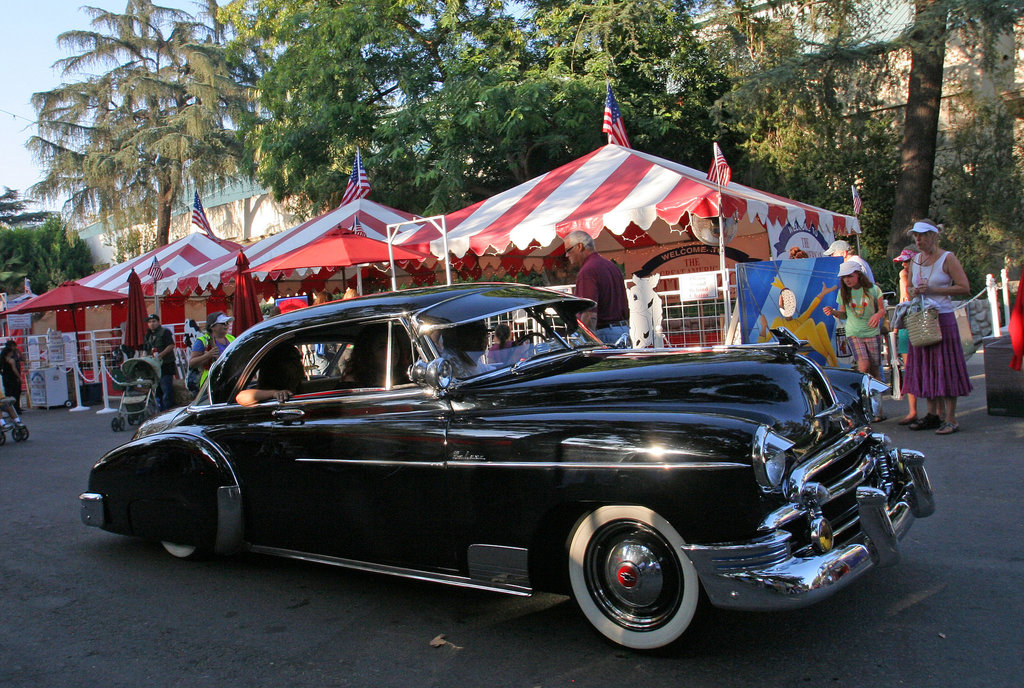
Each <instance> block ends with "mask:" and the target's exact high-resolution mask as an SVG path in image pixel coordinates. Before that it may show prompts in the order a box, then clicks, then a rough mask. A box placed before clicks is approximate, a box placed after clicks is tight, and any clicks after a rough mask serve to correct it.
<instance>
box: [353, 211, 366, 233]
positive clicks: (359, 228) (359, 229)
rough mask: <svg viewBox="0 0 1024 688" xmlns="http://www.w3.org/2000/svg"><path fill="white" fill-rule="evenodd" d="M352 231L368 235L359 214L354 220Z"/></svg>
mask: <svg viewBox="0 0 1024 688" xmlns="http://www.w3.org/2000/svg"><path fill="white" fill-rule="evenodd" d="M352 233H353V234H358V235H359V236H366V230H364V229H363V225H362V223H361V222H359V216H358V215H356V216H355V218H354V219H353V220H352Z"/></svg>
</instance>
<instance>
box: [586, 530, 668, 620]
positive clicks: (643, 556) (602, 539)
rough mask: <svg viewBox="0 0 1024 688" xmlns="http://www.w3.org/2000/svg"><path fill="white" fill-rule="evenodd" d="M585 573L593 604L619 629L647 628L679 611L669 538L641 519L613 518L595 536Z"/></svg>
mask: <svg viewBox="0 0 1024 688" xmlns="http://www.w3.org/2000/svg"><path fill="white" fill-rule="evenodd" d="M585 575H586V580H587V587H588V588H589V590H590V594H591V597H592V598H593V600H594V602H595V603H596V604H597V605H598V607H600V608H601V611H602V612H603V613H604V614H605V616H607V617H608V618H609V619H611V620H612V621H614V622H615V623H616V624H618V625H620V626H622V627H623V628H628V629H631V630H639V631H649V630H653V629H655V628H657V627H659V626H660V625H661V624H663V623H665V622H666V621H667V620H668V619H670V618H671V617H672V615H673V614H674V613H675V611H676V609H678V607H679V604H680V601H681V600H682V594H683V581H682V575H681V572H680V570H679V567H678V564H677V559H676V558H675V556H674V555H673V553H672V551H671V548H670V546H669V544H668V543H667V542H665V540H664V539H663V538H662V537H661V536H660V535H659V534H658V532H657V531H655V530H653V529H651V528H650V527H648V526H647V525H645V524H643V523H637V522H632V521H617V522H614V523H609V524H608V525H606V526H605V527H604V528H602V529H601V530H600V531H598V532H597V533H595V534H594V537H593V539H592V540H591V543H590V546H589V547H588V548H587V553H586V562H585Z"/></svg>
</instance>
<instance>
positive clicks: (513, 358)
mask: <svg viewBox="0 0 1024 688" xmlns="http://www.w3.org/2000/svg"><path fill="white" fill-rule="evenodd" d="M570 318H571V320H570ZM426 334H427V339H428V341H429V342H430V345H431V347H432V348H433V349H434V354H435V355H437V356H443V357H444V358H447V359H448V360H449V361H451V363H452V367H453V369H454V373H455V377H456V378H458V379H460V380H466V379H469V378H473V377H478V376H480V375H486V374H489V373H495V372H497V371H502V370H509V369H511V368H513V367H514V366H519V365H522V364H524V363H526V362H528V361H534V360H537V359H540V358H546V357H550V356H554V355H557V354H561V353H566V352H570V351H574V350H578V349H584V348H593V347H600V346H603V345H602V343H601V341H600V340H599V339H597V338H596V337H594V336H593V335H592V334H590V333H589V332H587V331H586V330H585V329H583V328H581V327H579V326H578V325H577V323H576V320H575V311H574V310H571V311H565V310H564V309H559V308H557V307H556V306H552V305H547V306H545V305H539V306H534V307H531V308H518V309H516V310H512V311H508V312H505V313H499V314H497V315H492V316H489V317H487V318H482V319H480V320H474V321H470V322H463V323H459V324H457V325H451V326H447V327H436V328H433V329H429V330H428V331H427V333H426Z"/></svg>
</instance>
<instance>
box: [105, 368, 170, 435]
mask: <svg viewBox="0 0 1024 688" xmlns="http://www.w3.org/2000/svg"><path fill="white" fill-rule="evenodd" d="M111 377H113V379H114V386H115V387H117V388H118V389H120V390H122V394H121V404H120V405H119V406H118V408H117V415H116V416H114V417H113V418H111V419H110V428H111V429H112V430H113V431H114V432H120V431H122V430H124V429H125V424H126V423H127V425H138V424H140V423H141V422H142V421H144V420H146V419H147V418H150V417H151V416H155V415H156V386H157V385H158V384H160V367H159V365H158V364H157V362H156V359H155V358H129V359H128V360H127V361H125V362H124V363H123V364H121V367H120V368H115V369H114V370H113V371H112V372H111Z"/></svg>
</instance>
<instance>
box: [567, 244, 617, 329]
mask: <svg viewBox="0 0 1024 688" xmlns="http://www.w3.org/2000/svg"><path fill="white" fill-rule="evenodd" d="M563 245H564V246H565V255H566V257H567V258H568V259H569V264H570V265H572V266H573V267H574V268H579V272H578V273H577V275H576V296H581V297H583V298H585V299H590V300H591V301H596V302H597V306H596V307H595V308H591V309H590V310H588V311H584V312H582V313H580V314H579V316H577V317H578V318H579V321H580V322H581V323H583V325H584V326H586V328H587V329H588V330H590V331H591V332H593V333H594V334H596V335H597V336H598V337H600V338H601V341H602V342H604V343H605V344H615V343H616V342H618V341H619V339H620V338H621V337H622V336H623V335H626V341H628V340H629V336H628V335H629V301H628V300H627V298H626V284H625V281H624V280H623V278H622V272H621V271H620V270H619V268H618V266H617V265H615V263H613V262H611V261H610V260H608V259H607V258H604V257H603V256H601V255H600V254H599V253H597V252H596V251H595V250H594V240H593V238H591V236H590V235H589V234H587V233H586V232H583V231H579V230H577V231H575V232H570V233H569V234H568V235H566V237H565V239H563Z"/></svg>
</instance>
